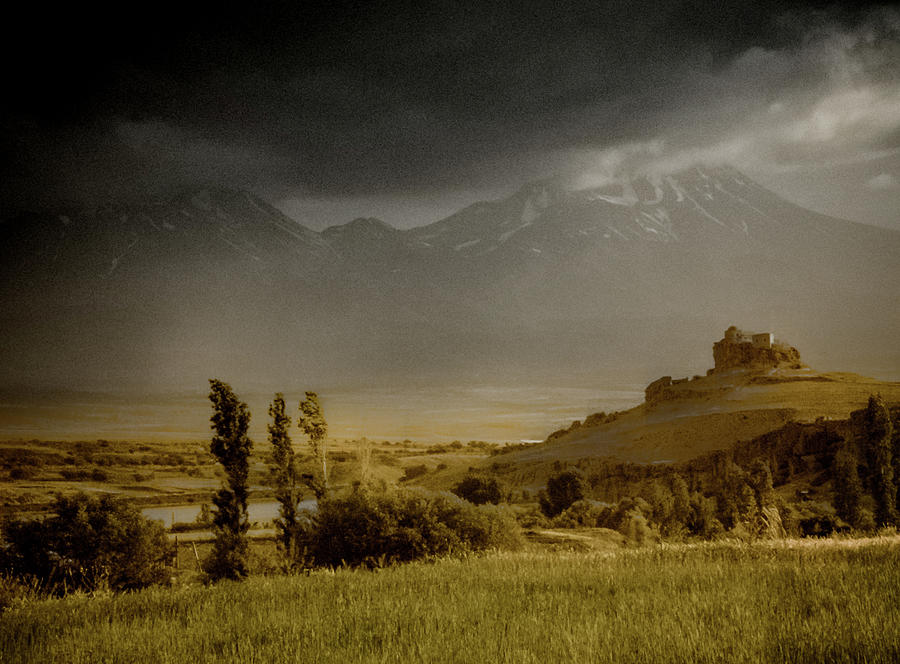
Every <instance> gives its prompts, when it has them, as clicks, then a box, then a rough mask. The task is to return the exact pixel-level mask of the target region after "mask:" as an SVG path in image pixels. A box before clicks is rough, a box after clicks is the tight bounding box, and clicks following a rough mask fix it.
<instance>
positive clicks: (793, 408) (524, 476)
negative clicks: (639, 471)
mask: <svg viewBox="0 0 900 664" xmlns="http://www.w3.org/2000/svg"><path fill="white" fill-rule="evenodd" d="M720 343H721V342H720ZM792 350H794V351H795V352H796V350H795V349H792ZM791 359H792V363H791V364H789V365H785V364H777V365H776V366H770V367H759V366H757V365H754V366H747V367H745V368H740V367H738V368H729V369H727V370H722V371H719V370H710V373H709V375H706V376H694V377H693V378H691V379H682V380H675V381H673V380H672V379H671V378H670V377H668V376H666V377H665V378H664V379H661V381H662V383H663V384H665V385H667V387H666V389H665V390H664V392H663V394H662V395H661V396H660V391H659V390H658V387H657V386H658V385H659V384H660V381H654V383H651V385H649V386H648V389H647V396H648V399H647V400H645V401H644V403H642V404H640V405H638V406H636V407H634V408H631V409H629V410H626V411H623V412H619V413H612V414H606V413H600V414H594V415H591V416H588V417H586V418H585V420H584V421H583V422H582V421H576V422H574V423H573V425H572V426H570V427H569V428H568V429H563V430H560V431H557V432H554V433H553V434H551V435H550V436H549V437H548V439H547V440H546V441H544V442H543V443H540V444H537V445H533V446H530V447H527V448H524V449H520V450H517V451H513V452H509V453H506V454H502V455H498V456H495V457H492V458H490V459H488V460H485V461H484V462H483V463H482V464H481V468H482V469H484V470H490V471H491V472H495V473H498V474H499V475H500V476H501V477H503V478H504V480H505V481H506V482H507V483H508V485H509V486H517V487H527V488H538V487H540V486H542V485H543V483H544V482H546V479H547V477H548V476H549V475H550V474H552V473H553V472H556V471H558V469H559V468H560V467H565V466H567V465H575V464H577V462H579V461H580V460H584V459H595V460H596V459H601V458H606V459H611V460H617V461H620V462H626V463H627V462H630V463H638V464H663V463H665V464H668V463H677V462H683V461H688V460H690V459H695V458H697V457H700V456H702V455H704V454H707V453H709V452H713V451H716V450H725V449H730V448H732V447H733V446H734V445H735V444H736V443H738V442H740V441H749V440H751V439H754V438H758V437H760V436H762V435H764V434H766V433H769V432H772V431H774V430H776V429H779V428H781V427H783V426H784V425H786V424H788V423H789V422H814V421H817V420H826V421H827V420H844V419H846V418H847V417H849V415H850V413H851V411H854V410H857V409H860V408H864V407H865V406H866V403H867V401H868V398H869V396H870V395H873V394H881V395H882V396H883V397H884V399H885V401H887V402H888V403H900V382H887V381H879V380H875V379H872V378H867V377H864V376H860V375H857V374H852V373H821V372H817V371H815V370H813V369H810V368H808V367H805V366H802V363H794V362H793V359H794V356H793V354H792V355H791ZM798 366H799V368H796V367H798ZM462 475H463V473H462V472H461V471H459V470H456V471H451V472H446V473H443V474H440V473H439V474H436V475H434V476H433V477H431V478H428V480H427V483H429V484H430V485H431V486H433V487H435V488H438V487H440V488H449V487H451V486H453V484H454V483H455V482H458V481H459V479H460V478H461V477H462Z"/></svg>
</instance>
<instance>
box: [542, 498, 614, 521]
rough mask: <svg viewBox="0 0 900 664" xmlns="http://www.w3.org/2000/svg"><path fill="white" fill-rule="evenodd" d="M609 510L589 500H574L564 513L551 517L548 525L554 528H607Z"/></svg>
mask: <svg viewBox="0 0 900 664" xmlns="http://www.w3.org/2000/svg"><path fill="white" fill-rule="evenodd" d="M610 512H611V510H610V509H609V507H606V506H604V505H603V504H601V503H596V502H594V501H591V500H576V501H575V502H574V503H572V504H571V505H570V506H569V507H568V508H567V509H566V510H565V511H564V512H562V513H560V514H558V515H557V516H555V517H553V520H552V521H551V522H550V524H551V525H552V526H553V527H554V528H579V527H581V528H598V527H608V526H607V522H608V520H609V515H610Z"/></svg>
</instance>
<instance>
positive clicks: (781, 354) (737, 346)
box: [708, 325, 803, 374]
mask: <svg viewBox="0 0 900 664" xmlns="http://www.w3.org/2000/svg"><path fill="white" fill-rule="evenodd" d="M713 360H715V367H714V368H713V369H710V370H709V372H708V373H710V374H713V373H717V372H721V371H730V370H732V369H767V368H772V367H779V366H789V367H792V368H799V367H802V366H803V365H802V364H801V362H800V353H799V351H798V350H797V349H796V348H792V347H791V346H788V345H786V344H782V343H779V342H778V341H776V340H775V335H774V334H772V333H771V332H758V333H746V332H743V331H742V330H740V329H738V328H737V327H735V326H734V325H732V326H731V327H729V328H728V329H727V330H725V335H724V336H723V338H722V339H721V340H720V341H717V342H716V343H714V344H713Z"/></svg>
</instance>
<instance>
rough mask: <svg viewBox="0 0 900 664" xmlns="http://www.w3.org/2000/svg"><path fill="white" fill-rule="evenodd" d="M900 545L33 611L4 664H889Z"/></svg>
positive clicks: (461, 563)
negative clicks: (724, 663) (726, 663)
mask: <svg viewBox="0 0 900 664" xmlns="http://www.w3.org/2000/svg"><path fill="white" fill-rule="evenodd" d="M898 561H900V538H898V537H897V536H891V537H881V538H870V539H867V540H819V541H815V542H812V541H803V542H798V541H796V540H785V541H779V542H774V543H759V544H754V545H746V544H738V543H729V542H719V543H704V544H691V545H685V544H678V545H667V546H656V547H650V548H639V549H622V548H621V547H618V548H614V549H608V550H605V549H595V550H589V551H580V552H579V551H572V550H556V551H553V550H547V549H546V548H538V549H532V550H526V551H524V552H520V553H494V554H489V555H487V556H479V557H470V558H466V559H460V558H451V559H443V560H439V561H436V562H429V563H413V564H407V565H402V566H398V567H391V568H387V569H381V570H379V571H378V572H366V571H360V570H356V571H354V570H347V569H340V570H336V571H327V570H323V571H318V572H313V573H312V574H311V575H310V576H293V577H289V576H279V575H273V576H256V577H251V578H250V579H249V580H248V581H246V582H244V583H221V584H218V585H215V586H212V587H205V586H202V585H199V584H193V583H189V584H186V585H177V586H175V587H172V588H150V589H147V590H144V591H140V592H135V593H128V594H122V595H109V594H102V593H101V594H99V595H96V596H86V595H74V596H69V597H66V598H63V599H58V600H31V601H28V600H26V601H24V602H22V603H19V604H17V605H15V606H13V607H11V608H10V609H9V610H7V611H6V612H5V613H3V614H0V653H4V654H6V655H7V656H9V655H12V656H13V661H17V662H23V663H30V662H35V663H37V662H40V663H41V664H54V663H56V662H65V663H66V664H79V663H82V662H83V663H90V664H94V663H95V662H117V663H120V662H121V663H126V662H160V663H168V662H179V663H180V662H188V661H190V662H267V663H269V662H276V663H277V662H296V661H316V662H340V663H341V664H345V663H347V662H407V661H416V662H483V661H492V662H516V663H527V662H535V663H537V662H558V661H581V662H589V661H609V662H619V661H628V662H648V663H649V662H653V663H657V662H722V661H729V662H760V663H762V662H766V663H768V662H824V661H828V662H868V663H876V664H879V663H882V662H884V663H885V664H886V663H888V662H891V663H892V662H896V661H897V660H898V657H900V645H898V644H900V594H898V593H900V562H898Z"/></svg>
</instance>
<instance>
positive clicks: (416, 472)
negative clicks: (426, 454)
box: [400, 463, 428, 482]
mask: <svg viewBox="0 0 900 664" xmlns="http://www.w3.org/2000/svg"><path fill="white" fill-rule="evenodd" d="M427 472H428V466H426V465H425V464H424V463H423V464H419V465H416V466H408V467H407V468H405V469H404V471H403V477H401V478H400V481H401V482H407V481H409V480H412V479H415V478H417V477H421V476H422V475H424V474H425V473H427Z"/></svg>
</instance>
